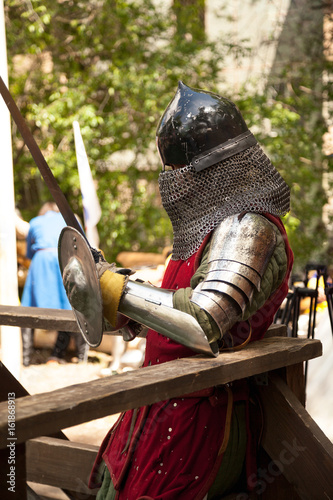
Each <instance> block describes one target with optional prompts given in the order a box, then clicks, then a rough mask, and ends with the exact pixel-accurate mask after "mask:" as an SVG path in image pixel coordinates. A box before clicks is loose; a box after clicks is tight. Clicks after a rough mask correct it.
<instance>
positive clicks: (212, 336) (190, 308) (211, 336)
mask: <svg viewBox="0 0 333 500" xmlns="http://www.w3.org/2000/svg"><path fill="white" fill-rule="evenodd" d="M272 226H273V228H274V231H275V233H276V237H277V243H276V247H275V250H274V253H273V255H272V257H271V259H270V262H269V263H268V266H267V269H266V271H265V273H264V276H263V279H262V281H261V288H260V291H259V292H258V291H257V290H255V292H254V294H253V300H252V302H251V304H249V305H248V306H247V308H246V310H245V312H244V315H243V317H242V318H241V317H240V318H239V320H247V319H248V318H250V316H252V315H253V314H254V313H255V312H256V311H257V310H258V309H260V307H262V306H263V305H264V303H265V302H266V300H267V299H268V298H269V297H270V296H271V294H272V293H273V292H274V291H275V290H276V289H277V288H278V287H279V285H280V284H281V283H282V281H283V278H284V276H285V273H286V271H287V255H286V251H285V244H284V240H283V237H282V235H281V233H280V231H279V230H278V228H277V227H276V226H275V225H274V224H272ZM209 246H210V244H209V243H208V244H207V246H206V248H205V250H204V253H203V256H202V259H201V262H200V266H199V267H198V269H197V271H196V272H195V274H194V275H193V276H192V279H191V283H190V284H191V286H190V287H188V288H181V289H179V290H176V292H175V293H174V298H173V305H174V307H175V308H176V309H178V310H180V311H183V312H186V313H188V314H191V316H193V317H194V318H195V319H196V320H197V322H198V323H199V324H200V326H201V328H202V329H203V331H204V332H205V334H206V335H207V338H208V340H209V342H214V341H216V340H218V339H219V338H220V330H219V328H218V326H217V324H216V323H215V321H214V320H213V319H212V317H211V316H210V315H209V314H208V313H206V312H205V311H204V310H203V309H200V307H199V306H197V305H196V304H192V303H191V302H190V297H191V294H192V290H193V289H194V288H195V287H196V286H197V285H198V284H199V283H200V282H201V281H203V280H204V278H205V277H206V274H207V268H208V264H207V261H208V253H209Z"/></svg>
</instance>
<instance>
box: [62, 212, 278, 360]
mask: <svg viewBox="0 0 333 500" xmlns="http://www.w3.org/2000/svg"><path fill="white" fill-rule="evenodd" d="M274 228H275V226H274V225H273V224H271V223H270V222H269V221H268V220H267V219H265V218H264V217H262V216H260V215H258V214H246V215H245V216H244V217H240V216H237V215H235V216H231V217H228V218H227V219H225V220H224V221H223V222H222V223H221V224H220V225H219V226H218V227H217V228H216V229H215V231H214V233H213V236H212V239H211V242H210V247H209V252H208V257H207V262H205V264H204V265H202V266H200V267H202V272H201V273H196V274H195V275H194V277H193V278H192V281H191V287H189V288H186V289H180V290H177V291H172V290H163V289H160V288H156V287H153V286H152V285H149V284H145V283H140V282H136V281H132V280H130V279H128V277H127V278H126V279H125V280H124V277H122V279H121V280H120V277H117V276H115V273H114V270H112V269H109V268H108V267H107V266H106V270H103V269H101V270H100V271H99V276H100V285H101V291H102V299H103V314H104V316H105V317H106V318H107V319H108V320H109V321H110V323H111V324H112V325H113V326H116V325H115V318H116V317H117V315H118V316H119V313H122V314H123V315H125V316H126V317H128V318H130V319H132V320H134V321H137V322H139V323H141V324H143V325H145V326H146V327H148V328H153V329H154V330H156V331H158V332H159V333H161V334H163V335H165V336H167V337H169V338H171V339H173V340H175V341H176V342H179V343H181V344H183V345H186V346H188V347H190V348H191V349H193V350H194V351H195V352H201V353H205V354H207V355H211V356H212V355H216V354H217V352H218V349H217V345H216V342H215V341H216V340H219V338H222V337H223V336H224V335H225V334H226V332H228V330H229V329H230V328H231V327H232V325H233V324H234V323H235V322H236V321H239V320H240V319H242V316H243V315H244V313H245V314H247V312H248V310H249V309H250V308H251V305H252V304H253V297H256V299H258V296H259V295H261V299H260V300H262V301H265V300H266V299H267V298H268V297H269V295H270V293H271V291H272V290H273V288H274V287H275V286H277V282H276V279H274V280H268V281H272V283H271V284H270V286H268V288H267V289H266V290H265V291H264V293H263V291H262V290H261V284H262V282H263V277H264V276H265V272H266V270H267V268H268V267H269V264H271V262H270V261H271V258H272V255H273V254H274V251H275V249H276V245H277V232H278V230H277V229H276V228H275V229H274ZM65 271H66V270H65ZM65 271H64V274H65ZM198 275H199V276H200V277H199V279H198ZM195 279H196V280H197V281H196V282H195ZM70 280H71V278H69V281H70ZM118 281H119V284H118ZM266 281H267V280H266ZM65 287H66V290H68V289H69V286H68V285H67V286H66V283H65ZM181 294H182V296H184V297H185V299H184V301H183V303H182V300H179V297H180V295H181ZM72 305H73V307H75V305H74V304H72ZM211 330H214V336H213V337H212V335H211ZM216 332H217V333H216ZM208 339H209V340H208ZM209 341H210V343H209Z"/></svg>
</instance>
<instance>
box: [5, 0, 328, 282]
mask: <svg viewBox="0 0 333 500" xmlns="http://www.w3.org/2000/svg"><path fill="white" fill-rule="evenodd" d="M226 3H227V2H226ZM253 3H254V4H255V0H253ZM296 3H297V2H296ZM301 3H303V4H305V6H306V8H304V9H301V10H300V17H299V18H298V19H297V20H296V21H295V20H294V22H293V23H292V25H290V26H289V34H290V37H289V38H288V37H287V38H286V40H289V42H288V41H287V42H286V41H285V42H284V47H283V46H282V45H281V44H279V43H278V41H277V40H271V42H272V43H276V44H277V56H276V58H275V59H276V61H279V64H275V65H273V68H272V71H271V73H270V75H269V77H268V78H266V79H265V82H264V84H263V82H262V81H261V82H260V85H259V84H258V85H257V84H256V82H254V81H247V82H245V83H244V85H243V86H242V87H241V88H238V89H235V88H232V87H230V88H228V89H226V90H225V91H224V95H225V97H228V98H230V99H231V100H233V101H235V102H236V103H237V105H238V107H239V108H240V110H241V112H242V114H243V116H244V118H245V121H246V122H247V124H248V126H249V128H251V130H252V131H253V132H254V133H255V135H256V137H257V139H258V140H259V142H260V143H261V144H262V145H263V147H264V149H265V150H266V151H267V153H268V155H269V156H270V158H271V160H272V162H273V164H274V165H275V167H276V168H277V169H278V171H279V172H280V173H281V175H282V176H283V177H284V179H285V180H286V182H287V183H288V185H289V186H290V188H291V196H292V209H291V212H290V213H289V214H288V215H287V216H286V217H285V218H284V222H285V225H286V227H287V231H288V236H289V239H290V242H291V245H292V248H293V251H294V254H295V272H301V270H302V269H303V268H304V266H305V264H306V263H308V262H309V261H313V262H317V263H318V262H319V263H324V264H330V263H333V237H332V229H331V217H330V215H329V213H328V214H327V213H326V215H325V218H323V208H324V207H325V206H326V205H327V203H328V201H329V197H330V190H331V185H330V184H331V183H330V178H331V171H332V167H333V165H332V161H331V155H330V154H328V153H327V150H325V147H324V144H323V141H324V139H325V137H326V136H327V132H328V127H329V124H330V123H331V120H332V113H331V107H330V103H331V102H332V84H331V81H330V75H332V60H333V58H332V57H331V56H330V54H331V55H332V49H331V40H332V29H331V26H332V24H329V23H328V24H327V25H328V26H329V28H328V29H326V30H324V23H323V20H324V19H325V16H326V19H327V18H330V16H331V18H332V3H331V2H327V3H326V4H325V3H323V2H321V1H319V0H308V1H301ZM219 15H220V16H221V22H222V21H223V16H224V12H223V10H222V11H220V12H219ZM5 21H6V34H7V53H8V67H9V70H8V71H9V87H10V90H11V92H12V95H13V97H14V99H15V100H16V103H17V104H18V106H19V108H20V110H21V112H22V114H23V115H24V116H25V118H26V120H27V122H28V124H29V127H30V129H31V130H32V132H33V134H34V137H35V139H36V141H37V143H38V144H39V146H40V148H41V150H42V151H43V154H44V156H45V158H46V159H47V162H48V164H49V166H50V168H51V169H52V172H53V174H54V175H55V177H56V179H57V181H58V183H59V184H60V186H61V189H62V190H63V192H64V193H65V195H66V198H67V199H68V201H69V203H70V205H71V207H72V209H73V211H74V212H75V213H77V214H78V215H79V216H80V217H81V218H83V215H82V198H81V193H80V185H79V177H78V170H77V163H76V156H75V146H74V137H73V122H74V121H75V120H77V121H78V122H79V124H80V127H81V132H82V136H83V140H84V143H85V147H86V150H87V153H88V157H89V162H90V166H91V170H92V173H93V177H94V179H95V181H96V185H97V193H98V198H99V201H100V205H101V208H102V217H101V219H100V222H99V224H98V231H99V235H100V248H101V249H102V250H103V251H104V253H105V255H106V257H107V259H108V260H110V261H113V260H115V258H116V256H117V254H118V253H119V252H120V251H123V250H134V251H148V252H161V251H162V249H163V248H164V247H165V246H168V245H170V244H172V228H171V225H170V222H169V220H168V217H167V215H166V213H165V212H164V210H163V208H162V205H161V200H160V197H159V194H158V183H157V179H158V174H159V172H160V169H161V164H160V160H159V158H158V154H157V150H156V146H155V132H156V128H157V124H158V121H159V118H160V117H161V114H162V113H163V110H164V109H165V107H166V106H167V104H168V102H169V101H170V100H171V98H172V97H173V95H174V93H175V91H176V88H177V84H178V81H179V80H182V81H184V83H186V84H187V85H189V86H191V87H195V88H201V89H205V90H210V91H213V92H220V89H221V78H223V76H222V77H221V75H223V67H224V62H225V60H226V58H227V57H229V56H230V54H232V55H233V57H234V58H235V61H237V60H240V59H241V58H242V57H243V56H244V55H248V53H249V51H251V48H249V44H248V41H247V40H243V41H242V42H241V43H237V44H236V43H232V42H231V40H232V38H231V37H230V36H229V34H228V33H224V35H223V36H222V37H219V38H216V39H214V40H213V41H212V40H211V38H209V37H207V33H206V30H205V2H204V0H174V1H173V2H171V5H170V8H168V11H167V12H166V9H165V8H163V9H161V8H159V7H158V5H156V2H155V3H154V2H152V1H151V0H80V1H74V0H29V1H28V0H7V1H6V2H5ZM286 43H287V53H288V54H289V55H288V57H287V58H286V57H283V58H282V59H281V58H280V60H279V59H278V54H279V50H280V51H284V54H285V53H286ZM288 43H289V47H288ZM295 47H297V50H293V49H294V48H295ZM281 60H283V64H281ZM325 110H326V111H325ZM12 135H13V151H14V152H13V155H14V157H13V163H14V182H15V201H16V205H17V207H18V208H19V209H20V211H21V213H22V215H23V216H24V218H25V219H26V220H30V219H31V218H32V217H34V216H35V215H36V214H37V212H38V209H39V207H40V206H41V205H42V203H43V202H44V201H47V200H49V199H50V195H49V192H48V190H47V188H46V186H45V183H44V181H43V180H42V179H41V177H40V174H39V172H38V169H37V167H36V166H35V164H34V162H33V160H32V157H31V155H30V153H29V151H28V150H27V148H26V147H25V146H24V143H23V140H22V137H21V136H20V134H19V132H18V130H17V129H16V127H15V125H14V124H13V127H12ZM331 153H332V151H331Z"/></svg>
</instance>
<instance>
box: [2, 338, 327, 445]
mask: <svg viewBox="0 0 333 500" xmlns="http://www.w3.org/2000/svg"><path fill="white" fill-rule="evenodd" d="M321 352H322V348H321V342H320V341H319V340H316V339H297V338H283V337H275V338H269V339H263V340H260V341H258V342H253V343H251V344H249V345H247V346H246V347H245V348H244V349H243V350H240V351H235V352H225V353H222V354H220V355H219V356H218V357H217V358H215V359H212V358H205V357H202V356H194V357H192V358H184V359H178V360H174V361H171V362H168V363H164V364H163V365H157V366H150V367H146V368H141V369H139V370H134V371H132V372H127V373H122V374H119V375H115V376H112V377H106V378H104V379H100V380H94V381H90V382H87V383H84V384H79V385H73V386H69V387H66V388H62V389H58V390H56V391H52V392H48V393H44V394H37V395H34V396H27V397H25V398H22V399H21V400H19V401H18V402H17V413H16V416H17V419H16V435H17V439H18V442H23V441H26V440H28V439H31V438H34V437H38V436H43V435H49V434H51V433H53V432H56V431H58V430H59V429H64V428H67V427H71V426H73V425H77V424H81V423H83V422H88V421H90V420H94V419H97V418H101V417H104V416H106V415H112V414H116V413H119V412H121V411H123V410H128V409H131V408H136V407H138V406H143V405H147V404H152V403H155V402H157V401H163V400H166V399H169V398H171V397H179V396H182V395H183V394H188V393H191V392H193V391H196V390H200V389H204V388H207V387H211V386H214V385H217V384H226V383H228V382H231V381H233V380H238V379H242V378H245V377H250V376H252V375H256V374H258V373H262V372H266V371H269V370H274V369H278V368H281V367H283V366H289V365H292V364H295V363H298V362H301V361H303V360H305V359H311V358H314V357H317V356H320V355H321ZM6 425H7V414H6V407H5V406H4V404H3V403H0V448H1V447H5V446H6V441H5V439H4V432H5V430H6Z"/></svg>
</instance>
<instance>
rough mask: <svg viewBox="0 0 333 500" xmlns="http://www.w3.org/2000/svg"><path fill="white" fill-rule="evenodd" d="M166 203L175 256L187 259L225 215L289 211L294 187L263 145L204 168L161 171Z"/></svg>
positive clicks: (190, 167) (160, 181)
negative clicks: (278, 168)
mask: <svg viewBox="0 0 333 500" xmlns="http://www.w3.org/2000/svg"><path fill="white" fill-rule="evenodd" d="M159 187H160V193H161V198H162V203H163V206H164V208H165V210H166V212H167V214H168V215H169V217H170V220H171V223H172V227H173V236H174V244H173V253H172V259H173V260H178V259H182V260H186V259H188V258H189V257H190V256H191V255H192V254H193V253H194V252H196V251H197V250H198V249H199V247H200V245H201V243H202V242H203V240H204V238H205V236H206V235H207V234H208V233H210V232H211V231H212V230H213V229H215V227H216V226H217V225H218V224H219V223H220V222H221V221H222V220H223V219H225V218H226V217H229V216H230V215H233V214H237V213H241V212H244V211H246V212H269V213H270V214H272V215H276V216H278V217H281V216H283V215H285V214H286V213H287V212H288V211H289V210H290V190H289V187H288V186H287V184H286V183H285V181H284V180H283V178H282V177H281V175H280V174H279V173H278V171H277V170H276V169H275V167H274V166H273V165H272V163H271V162H270V160H269V158H268V157H267V156H266V155H265V153H264V151H263V150H262V148H261V147H260V146H259V144H256V145H255V146H252V147H250V148H249V149H247V150H245V151H243V152H242V153H238V154H236V155H235V156H232V157H231V158H228V159H226V160H224V161H222V162H220V163H217V164H216V165H213V166H211V167H209V168H207V169H206V170H203V171H201V172H196V171H195V169H194V167H192V165H187V166H185V167H182V168H179V169H176V170H173V171H166V172H161V174H160V176H159Z"/></svg>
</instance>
